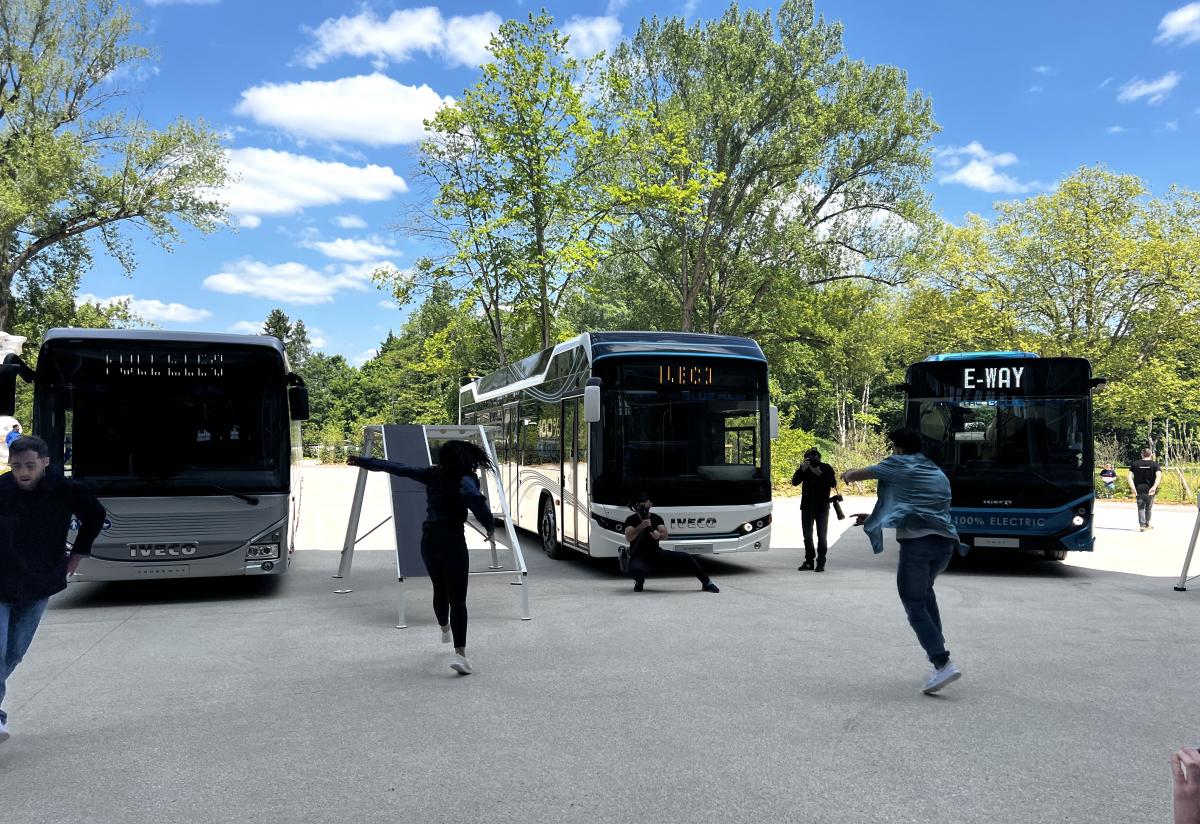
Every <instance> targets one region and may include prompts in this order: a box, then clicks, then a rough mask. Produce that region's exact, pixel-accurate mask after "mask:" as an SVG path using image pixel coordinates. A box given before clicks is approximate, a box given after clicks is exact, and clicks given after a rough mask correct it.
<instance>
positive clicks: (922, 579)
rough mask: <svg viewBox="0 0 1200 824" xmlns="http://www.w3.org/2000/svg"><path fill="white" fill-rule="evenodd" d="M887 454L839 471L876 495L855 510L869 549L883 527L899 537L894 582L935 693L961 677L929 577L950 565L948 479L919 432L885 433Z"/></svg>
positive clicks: (952, 534) (877, 547)
mask: <svg viewBox="0 0 1200 824" xmlns="http://www.w3.org/2000/svg"><path fill="white" fill-rule="evenodd" d="M888 440H889V441H890V442H891V446H892V452H893V454H892V455H891V456H889V457H887V458H884V459H883V460H882V461H880V462H879V463H877V464H875V465H874V466H868V467H865V468H863V469H850V470H847V471H846V472H843V473H842V480H843V481H845V482H846V483H853V482H855V481H865V480H868V479H871V478H874V479H875V480H877V481H878V482H879V493H878V494H879V498H878V500H877V501H876V503H875V509H874V510H872V512H871V514H870V515H869V516H868V515H864V514H860V515H855V516H854V519H855V521H854V523H855V525H856V526H862V527H863V528H864V530H865V531H866V533H867V536H868V537H869V538H870V539H871V549H872V550H874V552H875V553H876V554H878V553H880V552H883V530H884V529H885V528H894V529H895V530H896V539H897V540H898V541H899V542H900V558H899V561H898V563H897V565H896V588H897V589H898V590H899V592H900V602H901V603H902V604H904V612H905V613H906V614H907V615H908V623H909V625H910V626H911V627H912V628H913V631H914V632H915V633H916V634H917V640H918V641H919V642H920V644H921V647H922V648H923V649H924V650H925V654H926V655H927V656H928V657H929V662H930V663H931V664H933V672H932V673H931V674H930V675H929V677H928V678H926V679H925V684H924V686H923V687H922V692H924V693H925V694H926V695H929V694H931V693H935V692H937V691H938V690H940V689H942V688H943V687H945V686H946V685H947V684H950V683H953V682H954V681H957V680H958V679H959V678H962V671H961V670H959V668H958V667H957V666H955V664H954V662H953V661H951V660H950V651H949V650H947V649H946V639H945V637H944V636H943V634H942V616H941V612H940V611H939V610H938V604H937V598H936V597H935V596H934V594H933V582H934V581H935V580H937V577H938V575H940V574H942V572H944V571H945V570H946V567H947V566H949V565H950V558H951V556H953V555H954V552H955V550H957V549H958V548H959V547H960V543H959V540H958V531H957V530H956V529H955V528H954V523H953V521H951V519H950V481H949V479H948V478H947V477H946V475H945V473H943V472H942V470H941V468H940V467H938V465H937V464H935V463H934V462H933V461H931V460H929V459H928V458H926V457H925V456H924V455H922V454H921V436H920V435H919V434H918V433H917V432H915V431H913V430H912V429H896V430H893V431H892V432H890V433H889V434H888Z"/></svg>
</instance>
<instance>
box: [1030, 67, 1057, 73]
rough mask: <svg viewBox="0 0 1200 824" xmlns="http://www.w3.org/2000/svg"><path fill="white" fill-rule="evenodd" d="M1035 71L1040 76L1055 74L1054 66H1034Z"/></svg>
mask: <svg viewBox="0 0 1200 824" xmlns="http://www.w3.org/2000/svg"><path fill="white" fill-rule="evenodd" d="M1033 70H1034V71H1035V72H1037V73H1038V74H1054V67H1053V66H1034V67H1033Z"/></svg>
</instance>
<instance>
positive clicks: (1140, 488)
mask: <svg viewBox="0 0 1200 824" xmlns="http://www.w3.org/2000/svg"><path fill="white" fill-rule="evenodd" d="M1162 474H1163V473H1162V467H1161V466H1159V465H1158V462H1157V461H1155V460H1154V452H1153V451H1152V450H1151V449H1150V448H1149V447H1144V448H1143V449H1142V457H1141V458H1140V459H1139V460H1136V461H1134V462H1133V463H1131V464H1130V465H1129V488H1130V489H1132V490H1133V491H1134V493H1135V494H1136V495H1137V512H1138V528H1139V530H1140V531H1142V532H1145V531H1146V530H1147V529H1154V527H1152V526H1150V516H1151V514H1153V510H1154V496H1155V495H1157V494H1158V485H1159V484H1160V483H1162Z"/></svg>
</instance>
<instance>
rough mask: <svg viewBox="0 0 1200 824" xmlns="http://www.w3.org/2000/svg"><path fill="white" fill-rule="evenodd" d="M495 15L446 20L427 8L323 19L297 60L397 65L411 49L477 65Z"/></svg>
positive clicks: (454, 62)
mask: <svg viewBox="0 0 1200 824" xmlns="http://www.w3.org/2000/svg"><path fill="white" fill-rule="evenodd" d="M500 22H501V21H500V16H499V15H498V14H496V13H495V12H491V11H488V12H483V13H482V14H476V15H471V16H466V17H451V18H450V19H449V20H446V19H444V18H443V17H442V13H441V11H439V10H438V9H437V8H436V7H433V6H425V7H423V8H418V9H399V10H397V11H394V12H392V13H391V15H390V16H389V17H388V18H387V19H386V20H384V19H381V18H379V17H377V16H376V14H375V12H374V11H372V10H370V9H365V10H364V11H362V12H360V13H358V14H356V15H355V16H353V17H345V16H343V17H338V18H337V19H334V18H332V17H331V18H329V19H327V20H326V21H325V22H323V23H322V24H321V25H319V26H317V28H315V29H313V30H312V32H311V33H312V35H313V39H314V40H315V41H316V42H315V43H314V44H313V46H312V47H311V48H310V49H308V51H306V52H305V53H304V54H302V55H301V57H300V61H301V62H302V63H303V64H304V65H306V66H308V67H309V68H316V67H317V66H320V65H321V64H323V63H326V62H328V61H330V60H332V59H334V58H336V57H342V56H349V57H362V58H369V59H371V60H372V61H373V63H374V64H375V65H376V66H377V67H378V66H383V65H387V64H388V63H403V62H405V61H407V60H411V59H412V57H413V56H414V55H415V54H417V53H423V54H427V55H434V54H438V55H441V57H442V59H443V60H445V61H446V63H447V64H449V65H451V66H456V65H463V66H470V67H474V66H481V65H483V64H484V63H486V62H487V61H488V59H489V57H490V55H489V54H488V51H487V46H488V42H489V40H490V38H491V36H492V34H493V33H495V32H496V31H497V30H499V28H500Z"/></svg>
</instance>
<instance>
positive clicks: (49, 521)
mask: <svg viewBox="0 0 1200 824" xmlns="http://www.w3.org/2000/svg"><path fill="white" fill-rule="evenodd" d="M8 465H9V468H10V469H11V470H12V471H11V472H8V473H6V474H5V475H3V476H0V743H3V742H5V741H7V740H8V739H9V738H10V736H11V733H10V732H9V730H8V715H7V713H5V712H4V709H3V703H4V693H5V683H6V682H7V681H8V677H9V676H10V675H12V674H13V670H15V669H16V668H17V665H18V664H20V663H21V660H22V659H23V658H24V657H25V653H26V652H28V651H29V645H30V644H32V643H33V635H34V633H35V632H37V628H38V624H40V623H41V620H42V614H43V613H44V612H45V611H46V605H47V604H48V603H49V601H50V596H51V595H54V594H56V593H58V592H62V591H63V590H64V589H66V587H67V577H68V576H70V575H74V574H75V569H76V567H78V566H79V562H80V561H81V560H82V559H83V558H85V557H86V556H88V555H90V554H91V551H92V543H93V542H94V541H95V540H96V536H97V535H99V534H100V530H101V529H102V528H103V526H104V507H103V506H101V505H100V502H99V501H98V500H96V496H95V495H93V494H92V493H91V492H89V491H88V490H87V489H85V488H84V487H83V486H82V485H81V484H79V483H76V482H75V481H71V480H68V479H67V478H64V477H63V476H62V475H60V474H58V473H49V472H47V471H46V470H47V468H48V467H49V466H50V448H49V447H48V446H47V445H46V442H45V441H43V440H42V439H41V438H34V437H23V438H18V439H17V440H15V441H13V443H12V445H11V446H10V447H9V448H8ZM72 515H74V516H75V517H76V518H78V519H79V524H80V526H79V531H78V532H77V533H76V536H75V543H74V544H73V545H72V546H71V554H70V556H69V557H68V555H67V552H66V546H67V533H68V532H69V531H70V528H71V516H72Z"/></svg>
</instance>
